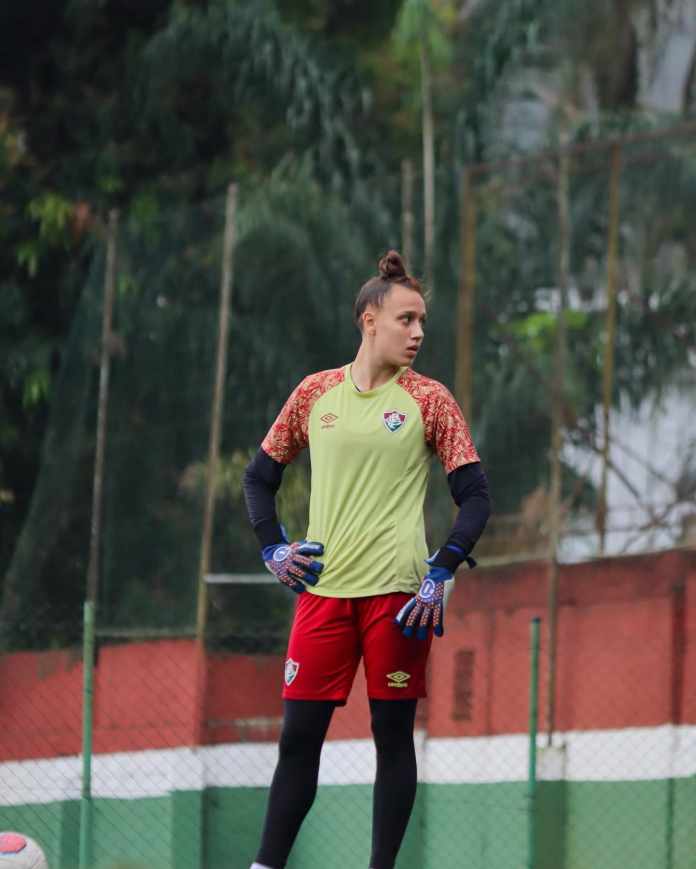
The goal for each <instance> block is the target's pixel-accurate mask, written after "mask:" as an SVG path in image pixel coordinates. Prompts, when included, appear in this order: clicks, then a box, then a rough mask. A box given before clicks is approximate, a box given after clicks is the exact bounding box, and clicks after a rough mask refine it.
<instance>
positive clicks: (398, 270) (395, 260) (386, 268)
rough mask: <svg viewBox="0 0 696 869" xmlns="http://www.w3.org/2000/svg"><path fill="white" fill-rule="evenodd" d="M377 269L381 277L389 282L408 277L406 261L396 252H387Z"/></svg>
mask: <svg viewBox="0 0 696 869" xmlns="http://www.w3.org/2000/svg"><path fill="white" fill-rule="evenodd" d="M377 268H378V269H379V274H380V277H382V278H385V279H386V280H388V281H394V280H399V279H400V278H405V277H406V269H405V267H404V261H403V260H402V259H401V256H400V254H399V253H398V252H397V251H395V250H390V251H387V253H385V254H384V256H383V257H382V258H381V259H380V261H379V263H378V266H377Z"/></svg>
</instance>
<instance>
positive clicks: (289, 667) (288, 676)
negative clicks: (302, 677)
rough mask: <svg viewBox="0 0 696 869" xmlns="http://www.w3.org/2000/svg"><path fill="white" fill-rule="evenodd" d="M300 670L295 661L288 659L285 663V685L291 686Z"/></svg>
mask: <svg viewBox="0 0 696 869" xmlns="http://www.w3.org/2000/svg"><path fill="white" fill-rule="evenodd" d="M299 669H300V665H299V663H298V662H297V661H293V659H292V658H288V659H287V661H286V662H285V684H286V685H292V683H293V682H294V681H295V677H296V676H297V671H298V670H299Z"/></svg>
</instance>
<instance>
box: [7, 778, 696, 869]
mask: <svg viewBox="0 0 696 869" xmlns="http://www.w3.org/2000/svg"><path fill="white" fill-rule="evenodd" d="M265 803H266V790H265V789H264V788H234V789H233V788H211V789H209V790H206V791H205V792H204V793H203V794H201V793H199V792H193V791H188V792H186V791H181V792H177V793H176V794H173V795H172V796H170V797H161V798H151V799H140V800H117V799H98V800H95V807H94V809H95V811H94V819H95V847H94V856H95V867H94V869H248V867H249V865H250V863H251V861H252V859H253V857H254V853H255V850H256V848H257V844H258V837H259V833H260V829H261V825H262V822H263V814H264V810H265ZM538 810H539V813H540V823H539V826H538V842H539V848H538V853H539V863H538V866H537V867H536V869H626V867H627V866H630V867H631V869H696V841H695V840H694V830H695V827H694V818H696V778H689V779H676V780H672V781H653V782H548V783H541V785H540V790H539V802H538ZM371 812H372V807H371V788H370V787H369V786H367V785H345V786H323V787H321V788H320V789H319V794H318V797H317V801H316V803H315V805H314V807H313V809H312V812H311V813H310V815H309V817H308V818H307V821H306V822H305V825H304V827H303V828H302V831H301V832H300V835H299V837H298V839H297V842H296V845H295V850H294V853H293V856H292V859H291V861H290V862H289V863H288V867H287V869H367V866H368V858H369V851H370V828H371ZM527 817H528V804H527V798H526V785H525V784H524V783H522V782H520V783H502V784H473V785H441V784H421V785H420V786H419V793H418V800H417V803H416V807H415V810H414V814H413V817H412V820H411V824H410V826H409V830H408V833H407V836H406V840H405V842H404V846H403V849H402V854H401V857H400V859H399V864H398V866H399V869H430V867H433V869H434V867H437V869H459V867H466V869H523V867H526V841H527V839H526V835H527V834H526V823H527ZM78 822H79V803H78V802H76V801H70V802H64V803H55V804H50V805H32V806H15V807H3V806H0V829H17V830H21V831H23V832H25V833H27V834H29V835H32V836H35V837H36V838H37V839H39V840H40V841H41V842H42V844H43V845H44V847H45V849H46V851H47V854H48V856H49V860H50V862H51V869H75V867H76V865H77V841H78Z"/></svg>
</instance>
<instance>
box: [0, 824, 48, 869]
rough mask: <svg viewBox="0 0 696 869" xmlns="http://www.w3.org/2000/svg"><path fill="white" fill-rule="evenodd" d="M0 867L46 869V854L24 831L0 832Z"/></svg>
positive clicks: (2, 868) (9, 868)
mask: <svg viewBox="0 0 696 869" xmlns="http://www.w3.org/2000/svg"><path fill="white" fill-rule="evenodd" d="M0 869H48V863H47V862H46V855H45V854H44V852H43V851H42V850H41V847H40V845H38V844H37V843H36V842H35V841H34V840H33V839H30V838H29V836H25V835H24V833H8V832H5V833H0Z"/></svg>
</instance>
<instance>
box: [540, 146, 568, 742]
mask: <svg viewBox="0 0 696 869" xmlns="http://www.w3.org/2000/svg"><path fill="white" fill-rule="evenodd" d="M569 175H570V157H569V154H568V152H567V149H566V148H565V140H564V138H562V140H561V153H560V158H559V167H558V191H557V194H558V195H557V206H558V246H559V251H558V286H559V300H558V314H557V324H556V346H555V353H554V371H553V381H552V385H551V457H550V458H551V469H550V476H551V479H550V485H549V580H548V603H547V613H548V615H547V618H548V646H549V648H548V656H549V662H548V691H547V696H546V704H547V705H546V733H547V739H548V744H549V745H551V738H552V735H553V731H554V728H555V726H556V725H555V717H556V638H557V618H558V548H559V544H560V538H561V509H562V483H563V469H562V465H561V452H562V450H563V429H562V426H563V397H564V391H565V390H564V385H565V366H566V310H567V308H568V271H569V267H570V225H569V223H570V221H569V214H568V186H569Z"/></svg>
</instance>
